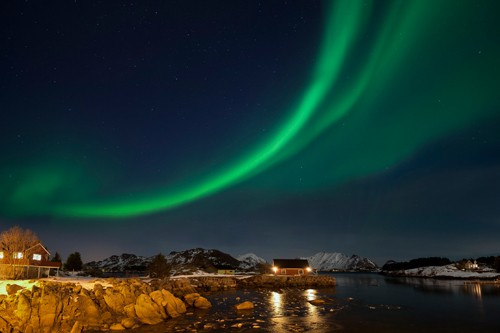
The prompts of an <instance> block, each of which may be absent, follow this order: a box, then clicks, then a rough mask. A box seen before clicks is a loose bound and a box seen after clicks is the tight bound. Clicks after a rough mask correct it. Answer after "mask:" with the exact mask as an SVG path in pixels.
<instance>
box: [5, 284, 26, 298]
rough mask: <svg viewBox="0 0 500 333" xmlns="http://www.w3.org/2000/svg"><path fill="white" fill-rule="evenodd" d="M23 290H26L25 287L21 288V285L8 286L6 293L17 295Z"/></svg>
mask: <svg viewBox="0 0 500 333" xmlns="http://www.w3.org/2000/svg"><path fill="white" fill-rule="evenodd" d="M21 289H24V287H21V286H20V285H17V284H7V285H6V286H5V291H6V292H7V295H15V294H16V293H17V292H18V291H19V290H21Z"/></svg>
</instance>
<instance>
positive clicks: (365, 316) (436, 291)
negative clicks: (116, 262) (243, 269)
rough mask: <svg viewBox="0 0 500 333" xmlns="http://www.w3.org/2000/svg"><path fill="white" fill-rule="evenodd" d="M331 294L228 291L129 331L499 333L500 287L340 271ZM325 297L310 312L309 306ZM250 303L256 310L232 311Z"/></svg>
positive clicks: (310, 291)
mask: <svg viewBox="0 0 500 333" xmlns="http://www.w3.org/2000/svg"><path fill="white" fill-rule="evenodd" d="M333 275H334V276H335V277H336V278H337V287H336V288H332V289H319V290H314V289H309V290H297V289H282V290H250V291H242V290H236V291H235V290H232V291H225V292H222V293H214V294H212V295H209V296H208V298H209V299H210V301H211V302H212V304H213V305H214V306H213V308H212V309H210V310H208V311H195V312H193V313H190V314H188V315H186V316H183V317H180V318H177V319H171V320H168V322H166V323H165V324H162V325H160V326H156V327H144V328H141V329H137V330H133V332H137V333H139V332H141V333H142V332H144V333H145V332H148V333H149V332H151V333H153V332H154V333H159V332H226V331H227V332H276V333H285V332H316V333H320V332H321V333H323V332H324V333H326V332H430V333H432V332H454V333H457V332H494V333H500V285H476V284H475V285H465V284H464V281H457V280H431V279H412V278H390V277H384V276H382V275H378V274H361V273H338V274H333ZM314 299H322V300H324V301H325V303H324V304H322V305H319V306H315V305H312V304H310V303H309V302H308V301H310V300H314ZM247 300H248V301H252V302H253V303H254V304H255V308H254V310H251V311H245V312H237V311H235V310H234V308H233V307H234V305H235V304H237V303H239V302H243V301H247Z"/></svg>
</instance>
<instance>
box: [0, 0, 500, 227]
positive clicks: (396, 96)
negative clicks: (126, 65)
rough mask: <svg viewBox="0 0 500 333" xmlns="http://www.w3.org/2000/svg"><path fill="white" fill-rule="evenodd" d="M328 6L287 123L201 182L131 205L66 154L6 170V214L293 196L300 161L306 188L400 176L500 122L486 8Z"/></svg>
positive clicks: (18, 162) (122, 211) (285, 112)
mask: <svg viewBox="0 0 500 333" xmlns="http://www.w3.org/2000/svg"><path fill="white" fill-rule="evenodd" d="M327 3H329V2H327ZM331 3H332V4H333V5H328V6H326V5H325V6H324V7H325V8H324V22H323V23H324V24H323V25H324V28H323V31H318V32H317V33H318V34H321V38H320V40H321V43H320V45H317V58H316V59H308V60H307V61H308V62H309V64H310V70H309V73H310V75H309V77H305V78H300V79H297V78H296V77H293V76H292V77H293V79H294V80H298V81H299V82H304V84H303V85H304V86H303V88H302V90H301V92H300V93H299V94H295V93H294V92H290V95H289V101H288V105H274V106H273V108H274V110H273V111H272V112H275V113H276V114H279V115H281V119H282V120H281V121H280V123H276V124H273V126H274V129H273V130H272V131H270V132H269V134H267V136H266V137H265V138H259V139H258V140H256V141H254V142H253V143H251V144H247V145H245V146H240V147H238V149H237V150H238V153H236V152H235V153H234V154H233V155H232V156H224V157H223V158H222V160H223V162H221V163H218V164H217V165H216V166H212V167H211V168H210V170H207V171H206V172H205V173H204V174H202V175H197V176H196V177H193V178H192V179H191V178H189V179H170V180H169V181H168V182H167V183H165V184H157V183H155V184H154V186H153V184H150V185H151V188H150V189H148V186H147V184H146V185H144V184H142V185H141V187H140V189H137V191H136V192H134V193H133V195H128V196H127V195H123V196H120V195H116V194H114V193H109V194H107V193H100V192H99V189H98V188H99V185H98V184H99V183H100V182H101V181H102V179H101V178H100V177H105V176H104V175H100V174H99V172H98V171H95V170H98V169H99V167H96V165H99V163H100V162H99V156H98V155H95V156H88V160H87V162H85V164H79V163H76V162H71V161H68V159H67V158H66V157H64V156H61V155H60V154H58V153H53V154H44V155H43V156H42V157H40V156H39V155H37V154H33V155H31V156H28V158H26V156H23V158H22V159H21V158H12V159H9V160H8V161H7V162H6V163H2V166H1V167H2V178H1V183H0V186H1V189H0V195H1V196H2V198H3V199H2V204H1V205H2V206H1V210H2V214H5V215H7V216H40V215H49V216H55V217H75V218H80V217H81V218H100V217H107V218H128V217H133V216H140V215H145V214H151V213H156V212H161V211H166V210H169V209H172V208H175V207H178V206H181V205H184V204H187V203H190V202H194V201H196V200H199V199H202V198H205V197H208V196H212V195H215V194H217V193H218V192H221V191H222V190H225V189H228V188H231V187H232V186H234V185H236V184H242V183H244V182H246V181H250V180H252V179H253V180H258V181H260V182H261V183H260V184H252V185H251V186H257V187H261V188H266V187H270V188H272V187H273V186H278V185H279V184H280V182H281V181H282V182H284V183H287V184H288V185H287V186H290V187H292V188H293V187H295V185H293V184H291V183H290V181H289V179H290V178H291V176H290V177H288V174H293V171H292V169H294V168H296V167H297V165H299V164H301V162H300V163H299V162H298V161H299V160H300V161H307V162H305V163H304V164H307V165H308V166H309V169H308V170H309V177H308V179H307V180H305V181H304V183H301V184H300V188H301V189H302V188H303V189H304V190H305V191H313V190H315V189H320V188H328V187H335V186H337V185H339V184H343V183H346V182H348V181H351V180H354V179H359V178H363V177H367V176H369V175H373V174H377V173H379V172H383V171H385V170H387V169H391V168H396V167H397V166H398V165H399V164H400V163H402V162H404V161H405V160H406V159H408V158H409V157H411V156H412V154H415V153H417V152H418V151H419V150H420V149H422V148H423V147H425V146H426V145H428V144H430V143H431V142H433V140H439V139H442V138H445V137H446V136H447V135H450V134H452V133H456V132H457V131H460V130H462V129H464V128H467V127H468V126H470V125H476V124H480V123H485V122H489V121H490V120H491V119H493V118H494V117H495V116H498V91H499V85H498V83H499V81H498V78H499V77H500V66H499V65H498V63H499V60H498V59H500V45H499V44H500V43H499V40H498V37H499V36H498V34H496V33H495V31H494V29H492V27H491V26H492V25H493V24H494V22H495V20H496V18H495V12H494V11H493V10H491V11H488V8H487V7H488V6H486V4H487V3H486V2H485V3H482V2H479V3H476V2H473V1H423V0H415V1H387V2H367V1H353V0H347V1H336V2H331ZM327 7H328V8H327ZM479 12H481V15H479V14H478V13H479ZM497 30H498V29H497ZM311 38H312V37H311ZM283 93H285V94H286V92H283ZM264 102H265V101H264ZM202 139H203V138H200V140H202ZM49 140H50V139H49ZM74 149H78V147H75V148H74ZM157 149H161V148H160V147H158V148H157ZM73 153H74V152H73ZM157 153H158V154H162V152H161V151H158V152H157ZM180 158H181V157H180ZM125 163H126V162H125Z"/></svg>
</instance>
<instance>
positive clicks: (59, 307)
mask: <svg viewBox="0 0 500 333" xmlns="http://www.w3.org/2000/svg"><path fill="white" fill-rule="evenodd" d="M105 282H106V284H105V286H106V287H104V286H103V284H101V283H99V282H95V283H94V287H93V289H92V290H87V289H85V288H83V287H82V286H81V285H79V284H74V283H62V282H52V281H50V282H49V281H40V282H38V283H37V284H36V285H33V287H32V288H31V290H30V289H26V288H22V287H21V289H20V288H19V286H16V287H14V286H13V287H12V288H11V289H10V294H9V295H0V332H9V333H21V332H24V333H26V332H41V333H50V332H71V333H81V332H82V331H86V330H96V331H98V330H101V331H110V330H113V331H114V330H124V329H130V328H136V327H139V326H141V325H155V324H159V323H161V322H163V321H165V320H168V318H175V317H179V316H181V315H183V314H184V313H186V312H187V307H192V308H196V309H209V308H210V307H211V306H212V304H211V303H210V301H209V300H208V299H207V298H205V297H203V296H202V295H200V293H199V292H203V291H217V290H223V289H227V288H321V287H332V286H334V285H335V279H334V278H332V277H328V276H272V275H257V276H252V277H247V278H241V277H193V278H191V279H186V278H183V279H166V280H153V281H150V282H148V283H146V282H143V281H141V280H138V279H124V280H118V279H107V280H106V281H105ZM252 307H253V304H252V303H251V302H243V303H242V304H240V305H239V308H240V309H251V308H252Z"/></svg>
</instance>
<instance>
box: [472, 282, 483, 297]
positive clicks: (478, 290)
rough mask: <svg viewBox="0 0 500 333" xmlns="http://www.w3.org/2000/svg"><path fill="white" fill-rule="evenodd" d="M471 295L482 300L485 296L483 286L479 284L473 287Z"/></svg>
mask: <svg viewBox="0 0 500 333" xmlns="http://www.w3.org/2000/svg"><path fill="white" fill-rule="evenodd" d="M470 289H471V293H472V294H473V295H474V296H476V297H477V298H479V299H481V298H482V297H483V294H482V293H481V285H480V284H479V283H476V284H473V285H471V288H470Z"/></svg>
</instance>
